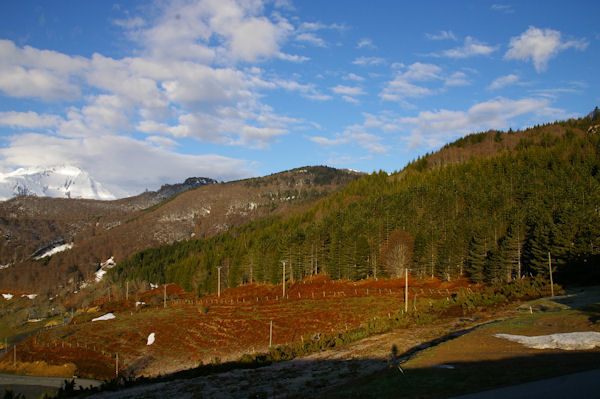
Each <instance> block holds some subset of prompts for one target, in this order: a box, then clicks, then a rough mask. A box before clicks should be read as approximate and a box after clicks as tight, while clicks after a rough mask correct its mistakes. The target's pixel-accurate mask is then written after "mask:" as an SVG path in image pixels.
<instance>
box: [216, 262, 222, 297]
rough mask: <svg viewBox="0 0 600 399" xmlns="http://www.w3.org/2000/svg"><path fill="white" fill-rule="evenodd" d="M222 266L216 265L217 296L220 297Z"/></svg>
mask: <svg viewBox="0 0 600 399" xmlns="http://www.w3.org/2000/svg"><path fill="white" fill-rule="evenodd" d="M222 267H223V266H217V270H218V273H217V276H218V277H217V297H219V298H221V268H222Z"/></svg>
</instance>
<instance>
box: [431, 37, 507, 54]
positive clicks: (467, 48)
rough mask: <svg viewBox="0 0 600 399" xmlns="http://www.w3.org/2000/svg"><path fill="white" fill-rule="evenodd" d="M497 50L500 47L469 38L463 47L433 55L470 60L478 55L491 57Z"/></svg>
mask: <svg viewBox="0 0 600 399" xmlns="http://www.w3.org/2000/svg"><path fill="white" fill-rule="evenodd" d="M497 49H498V46H489V45H487V44H485V43H483V42H480V41H478V40H476V39H474V38H472V37H471V36H467V37H466V38H465V43H464V45H463V46H462V47H457V48H453V49H449V50H444V51H442V52H441V53H434V54H431V55H433V56H438V57H439V56H442V57H449V58H468V57H473V56H477V55H489V54H491V53H493V52H494V51H496V50H497Z"/></svg>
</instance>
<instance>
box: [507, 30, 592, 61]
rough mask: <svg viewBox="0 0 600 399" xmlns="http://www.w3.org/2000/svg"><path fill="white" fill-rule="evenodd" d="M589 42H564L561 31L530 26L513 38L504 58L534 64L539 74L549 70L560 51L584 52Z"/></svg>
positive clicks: (580, 40)
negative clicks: (550, 63) (551, 60)
mask: <svg viewBox="0 0 600 399" xmlns="http://www.w3.org/2000/svg"><path fill="white" fill-rule="evenodd" d="M587 46H588V42H587V41H586V40H584V39H579V40H570V41H563V39H562V35H561V33H560V32H559V31H556V30H553V29H538V28H536V27H534V26H530V27H529V28H528V29H527V30H526V31H525V32H523V33H522V34H521V35H520V36H516V37H512V38H511V39H510V43H509V49H508V51H507V52H506V54H504V58H506V59H509V60H521V61H529V60H531V61H532V62H533V65H534V66H535V70H536V71H537V72H542V71H545V70H546V69H547V68H548V61H550V59H551V58H554V57H556V55H558V53H559V52H560V51H563V50H566V49H568V48H571V47H573V48H575V49H577V50H580V51H583V50H585V49H586V48H587Z"/></svg>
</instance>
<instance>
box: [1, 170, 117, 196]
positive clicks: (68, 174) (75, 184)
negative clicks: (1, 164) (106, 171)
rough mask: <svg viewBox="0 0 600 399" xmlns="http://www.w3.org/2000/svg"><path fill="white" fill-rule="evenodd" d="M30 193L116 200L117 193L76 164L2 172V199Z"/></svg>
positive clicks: (34, 194)
mask: <svg viewBox="0 0 600 399" xmlns="http://www.w3.org/2000/svg"><path fill="white" fill-rule="evenodd" d="M22 195H29V196H37V197H54V198H87V199H97V200H113V199H115V196H114V195H113V194H112V193H110V192H109V191H108V190H106V189H105V188H104V187H102V185H101V184H100V183H99V182H97V181H96V180H94V179H93V178H92V177H91V176H90V175H89V174H88V173H87V172H86V171H84V170H82V169H81V168H78V167H77V166H73V165H66V164H65V165H57V166H49V167H43V166H35V167H29V168H19V169H16V170H14V171H12V172H9V173H0V201H4V200H7V199H10V198H13V197H17V196H22Z"/></svg>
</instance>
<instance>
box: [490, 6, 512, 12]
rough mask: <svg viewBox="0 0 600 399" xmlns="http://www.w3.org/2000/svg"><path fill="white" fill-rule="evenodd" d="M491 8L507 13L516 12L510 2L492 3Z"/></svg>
mask: <svg viewBox="0 0 600 399" xmlns="http://www.w3.org/2000/svg"><path fill="white" fill-rule="evenodd" d="M491 9H492V10H494V11H500V12H503V13H505V14H512V13H514V12H515V10H514V9H513V8H512V6H511V5H508V4H492V7H491Z"/></svg>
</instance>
